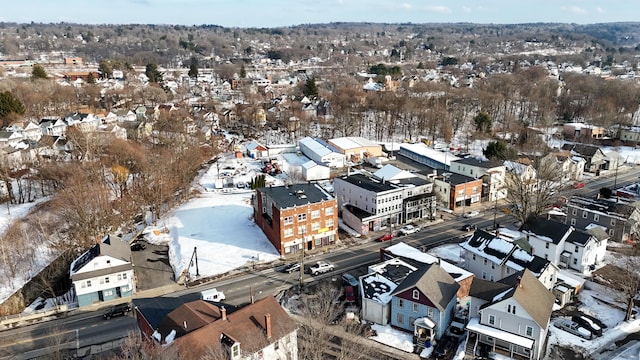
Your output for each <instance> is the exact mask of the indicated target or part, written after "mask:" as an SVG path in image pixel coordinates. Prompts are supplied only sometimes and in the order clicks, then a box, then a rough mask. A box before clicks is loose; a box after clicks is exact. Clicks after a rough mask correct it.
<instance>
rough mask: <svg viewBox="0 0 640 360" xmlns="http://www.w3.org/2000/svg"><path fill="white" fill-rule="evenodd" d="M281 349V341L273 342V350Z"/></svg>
mask: <svg viewBox="0 0 640 360" xmlns="http://www.w3.org/2000/svg"><path fill="white" fill-rule="evenodd" d="M278 349H280V341H276V342H274V343H273V350H278Z"/></svg>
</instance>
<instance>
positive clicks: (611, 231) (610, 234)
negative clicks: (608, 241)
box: [609, 229, 615, 237]
mask: <svg viewBox="0 0 640 360" xmlns="http://www.w3.org/2000/svg"><path fill="white" fill-rule="evenodd" d="M613 234H615V230H613V229H609V236H611V237H613Z"/></svg>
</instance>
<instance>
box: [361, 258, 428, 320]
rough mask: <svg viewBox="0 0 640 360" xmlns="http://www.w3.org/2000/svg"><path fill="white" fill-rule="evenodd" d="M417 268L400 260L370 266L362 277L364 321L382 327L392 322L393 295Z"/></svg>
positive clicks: (395, 259)
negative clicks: (399, 285)
mask: <svg viewBox="0 0 640 360" xmlns="http://www.w3.org/2000/svg"><path fill="white" fill-rule="evenodd" d="M416 270H417V268H416V267H414V266H411V265H409V264H408V263H406V262H405V261H403V260H401V259H399V258H389V259H387V260H385V261H383V262H381V263H378V264H374V265H370V266H369V268H368V271H367V274H366V275H363V276H361V277H360V280H359V281H360V289H361V291H360V297H361V304H362V311H361V314H362V319H363V320H366V321H371V322H373V323H376V324H380V325H387V324H388V323H389V321H390V320H391V318H390V317H391V294H392V293H393V292H394V291H395V290H396V288H397V287H398V284H399V283H400V282H401V281H402V280H404V278H406V277H407V276H408V275H409V274H411V273H412V272H414V271H416Z"/></svg>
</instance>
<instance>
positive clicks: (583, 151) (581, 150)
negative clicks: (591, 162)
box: [562, 144, 600, 157]
mask: <svg viewBox="0 0 640 360" xmlns="http://www.w3.org/2000/svg"><path fill="white" fill-rule="evenodd" d="M562 150H569V151H573V152H576V153H578V154H580V155H583V156H589V157H591V156H593V155H595V153H596V152H598V150H600V148H599V147H597V146H593V145H584V144H564V145H562Z"/></svg>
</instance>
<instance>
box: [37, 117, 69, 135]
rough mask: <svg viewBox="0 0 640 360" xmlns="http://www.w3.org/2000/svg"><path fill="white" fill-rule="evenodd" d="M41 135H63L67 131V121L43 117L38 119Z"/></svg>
mask: <svg viewBox="0 0 640 360" xmlns="http://www.w3.org/2000/svg"><path fill="white" fill-rule="evenodd" d="M39 125H40V128H41V129H42V134H43V135H50V136H63V135H65V134H66V133H67V126H68V125H67V123H66V122H65V121H64V120H62V119H55V118H44V119H42V120H40V124H39Z"/></svg>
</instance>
